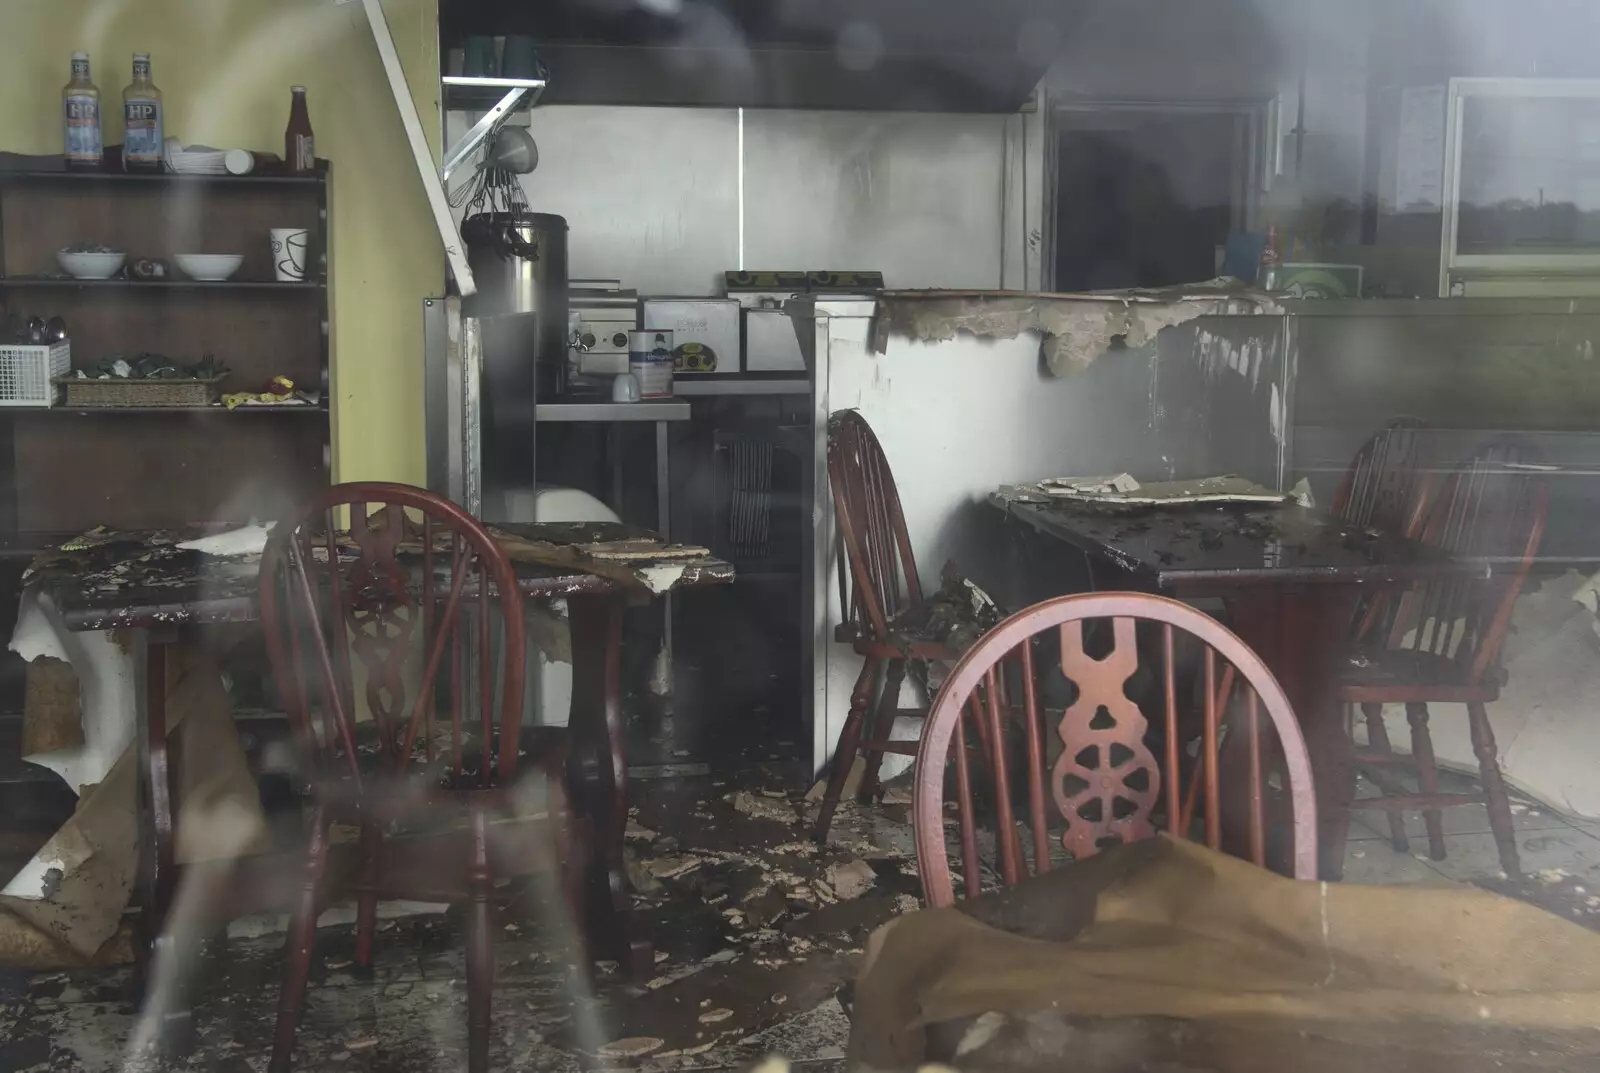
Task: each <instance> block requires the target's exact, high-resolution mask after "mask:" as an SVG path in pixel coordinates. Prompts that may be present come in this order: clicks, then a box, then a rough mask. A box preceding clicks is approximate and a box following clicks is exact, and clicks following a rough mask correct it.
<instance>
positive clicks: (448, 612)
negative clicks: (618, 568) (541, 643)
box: [260, 484, 581, 1073]
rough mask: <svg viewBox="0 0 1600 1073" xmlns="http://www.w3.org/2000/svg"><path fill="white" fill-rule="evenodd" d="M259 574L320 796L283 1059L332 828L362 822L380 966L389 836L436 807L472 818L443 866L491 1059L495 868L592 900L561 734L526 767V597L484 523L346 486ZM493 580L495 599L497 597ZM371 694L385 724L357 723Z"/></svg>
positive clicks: (362, 883)
mask: <svg viewBox="0 0 1600 1073" xmlns="http://www.w3.org/2000/svg"><path fill="white" fill-rule="evenodd" d="M341 516H343V517H346V518H348V528H341V525H340V523H339V518H340V517H341ZM260 586H261V588H260V594H261V618H262V623H263V625H264V627H265V631H266V636H267V645H268V652H269V655H270V657H271V660H272V665H273V670H274V673H275V675H276V677H277V680H278V683H279V687H280V689H281V691H282V693H283V696H284V699H285V703H286V705H287V707H288V709H289V715H290V719H291V723H292V726H293V729H294V733H295V738H296V742H297V745H298V746H299V748H300V751H301V754H302V763H303V765H304V769H305V772H306V774H307V779H308V782H309V784H310V787H311V793H312V799H313V801H314V804H315V808H314V811H313V815H312V819H311V834H310V846H309V849H308V851H307V855H306V861H305V874H304V887H303V892H302V893H301V895H300V899H299V903H298V905H297V906H296V908H295V911H294V913H293V916H292V920H291V922H290V926H289V935H288V940H287V943H286V946H285V952H284V975H283V990H282V993H281V995H280V998H279V1003H278V1020H277V1031H276V1035H275V1037H274V1042H273V1049H272V1060H271V1064H270V1066H269V1068H270V1069H271V1070H273V1071H274V1073H284V1071H286V1070H287V1069H288V1068H289V1064H290V1057H291V1054H292V1051H293V1048H294V1037H295V1030H296V1024H297V1021H298V1019H299V1015H300V1010H301V1006H302V1004H303V1001H304V998H305V990H306V980H307V976H308V974H309V971H310V967H311V956H312V946H313V943H314V941H315V938H316V922H317V914H318V910H319V907H320V903H321V902H322V901H323V900H324V899H325V898H326V896H327V890H326V887H327V885H328V884H327V882H326V878H327V877H326V874H325V873H326V863H327V857H328V843H329V835H328V827H329V824H330V823H332V822H334V821H341V822H346V823H351V824H353V825H356V826H359V828H360V831H361V854H360V857H361V864H360V868H361V876H360V879H359V881H358V883H357V884H356V888H357V890H358V891H359V902H358V909H357V920H356V933H357V939H356V961H357V963H358V964H359V965H362V966H370V965H371V962H372V947H373V933H374V930H375V923H376V909H377V901H378V895H379V893H380V887H381V886H383V877H381V875H380V866H381V862H382V848H383V842H384V838H385V835H386V833H387V832H390V831H391V830H392V829H393V828H394V827H395V826H397V825H400V824H405V823H408V822H415V821H419V820H425V821H427V823H428V825H429V826H430V827H438V826H441V825H443V826H451V825H452V824H454V825H455V826H464V827H465V829H466V830H465V841H466V846H465V851H464V852H461V853H459V854H443V855H442V860H441V862H440V865H439V868H440V869H441V870H443V871H449V869H450V868H451V867H452V866H454V867H457V868H460V869H461V870H462V871H463V872H464V875H463V876H460V877H459V878H461V879H464V880H465V883H464V888H465V894H466V900H467V911H466V929H467V958H466V961H467V1037H468V1049H467V1055H468V1058H467V1067H468V1069H470V1070H472V1071H473V1073H481V1071H483V1070H487V1069H488V1048H489V1003H490V993H491V988H492V983H493V975H494V956H493V948H492V942H493V935H494V929H493V926H492V925H491V922H490V913H491V909H490V898H491V895H492V892H493V885H494V880H495V875H496V872H497V871H499V872H500V874H502V875H509V874H519V875H520V874H526V873H527V872H529V871H531V870H534V869H536V868H544V869H554V870H555V871H557V872H558V873H560V874H562V875H563V876H564V877H567V880H566V883H565V885H564V893H565V895H566V901H567V903H568V906H569V911H570V912H571V913H573V914H574V915H575V916H576V915H577V914H579V913H580V909H579V908H578V907H579V905H580V904H581V903H580V900H579V899H578V897H577V891H576V889H575V886H574V880H573V879H572V878H571V877H575V876H577V875H578V874H579V869H578V867H577V858H578V857H580V856H581V841H580V840H578V839H577V838H576V837H575V835H574V833H573V832H571V831H570V830H569V829H568V828H569V824H568V822H567V815H566V814H567V810H566V807H565V790H564V779H563V773H562V763H563V759H564V758H563V749H562V747H561V743H560V742H559V741H558V742H556V743H555V747H554V748H551V749H549V750H547V751H546V755H543V756H540V757H537V758H530V759H533V762H534V763H535V764H536V765H537V766H538V768H539V769H540V770H539V771H538V772H537V773H526V774H522V775H521V777H520V778H519V769H520V768H521V766H522V764H523V763H524V760H523V753H524V751H525V750H527V751H529V752H532V753H538V752H540V750H539V749H538V748H537V747H531V748H530V744H529V742H528V741H527V740H525V738H524V735H523V734H522V732H521V721H522V700H523V690H522V679H523V616H522V598H521V595H520V594H519V592H518V590H517V585H516V578H515V575H514V574H513V572H512V567H511V564H510V562H509V561H508V560H507V558H506V556H505V554H504V552H502V551H501V550H500V548H499V547H498V546H497V545H496V544H495V542H494V540H493V538H491V537H490V536H489V534H488V533H487V532H486V531H485V530H484V528H483V527H482V526H481V525H480V524H479V523H478V522H477V521H476V520H475V519H473V518H472V517H471V516H470V515H468V514H467V513H466V512H465V511H463V510H461V509H460V508H459V507H457V506H456V505H454V504H453V503H450V502H447V501H446V500H443V499H441V498H439V497H438V496H435V495H434V494H432V493H431V492H427V491H424V490H422V489H420V488H412V487H409V486H405V485H396V484H348V485H340V486H336V487H334V488H330V489H328V490H327V491H325V492H323V493H322V494H321V495H319V496H318V497H317V498H316V500H315V501H314V502H313V503H312V504H311V506H310V508H309V509H308V510H307V511H306V513H305V514H304V515H302V516H301V517H298V518H291V519H289V520H287V521H286V522H284V523H283V524H280V525H279V526H278V527H277V528H276V529H275V530H274V531H273V533H272V537H271V539H270V540H269V542H268V545H267V549H266V552H265V554H264V556H263V558H262V562H261V581H260ZM491 591H492V592H493V593H495V596H494V598H493V599H488V598H485V594H486V593H488V592H491ZM493 647H498V664H499V666H498V670H497V668H496V666H495V662H496V657H495V654H494V653H492V651H491V649H492V648H493ZM474 648H476V650H477V651H476V655H475V656H474V654H473V651H472V650H473V649H474ZM358 683H359V685H360V688H361V694H360V695H361V698H362V701H363V702H364V704H361V703H358V701H357V686H358ZM497 687H498V688H497ZM363 706H364V707H365V708H366V709H367V710H368V711H369V712H370V714H371V721H370V722H361V723H359V724H358V722H357V719H356V713H357V711H358V708H359V707H363ZM530 813H531V815H530ZM504 816H514V817H517V818H519V819H524V820H526V821H527V822H526V825H525V827H524V826H518V827H517V831H518V834H517V835H516V836H512V835H509V834H507V835H504V836H503V835H502V832H503V831H507V830H508V826H501V825H497V828H496V840H495V841H496V843H497V845H498V846H499V847H500V848H499V849H498V850H497V849H496V847H492V846H491V844H490V837H489V823H490V820H491V818H498V817H504ZM524 831H529V832H532V835H531V836H528V835H525V834H523V832H524ZM513 837H514V838H518V839H520V840H521V844H519V845H517V846H516V847H515V851H510V850H509V849H507V847H505V846H504V845H502V842H503V839H504V838H513ZM456 845H457V846H459V845H460V843H459V842H457V843H456ZM504 857H510V858H512V859H510V860H500V859H499V858H504ZM456 878H457V877H455V876H438V877H433V878H432V879H430V882H429V887H430V893H429V894H428V895H424V896H434V897H437V892H439V891H440V890H443V889H454V888H455V887H456V884H455V883H454V882H453V880H455V879H456ZM384 892H385V893H387V894H390V895H391V896H392V895H397V894H400V893H402V892H401V891H395V890H388V889H386V890H385V891H384ZM405 893H411V892H410V891H406V892H405ZM414 896H415V895H414ZM577 930H578V929H577V928H574V929H573V931H574V932H576V931H577Z"/></svg>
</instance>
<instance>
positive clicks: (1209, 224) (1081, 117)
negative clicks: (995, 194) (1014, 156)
mask: <svg viewBox="0 0 1600 1073" xmlns="http://www.w3.org/2000/svg"><path fill="white" fill-rule="evenodd" d="M1266 114H1267V107H1266V106H1265V105H1229V106H1207V107H1193V106H1190V107H1179V106H1174V105H1157V104H1151V105H1097V106H1092V107H1088V106H1086V107H1083V108H1064V109H1058V110H1057V111H1056V112H1055V114H1054V116H1053V119H1054V126H1055V139H1054V145H1055V160H1054V164H1055V169H1056V183H1055V204H1054V210H1055V236H1054V237H1055V257H1054V269H1055V287H1054V289H1055V290H1057V291H1061V292H1073V291H1087V290H1106V289H1112V288H1123V287H1165V286H1171V285H1174V284H1181V283H1194V282H1199V281H1201V280H1208V279H1211V278H1212V277H1214V276H1215V275H1217V254H1216V251H1217V249H1218V247H1223V246H1226V244H1227V241H1228V236H1229V235H1230V234H1231V233H1232V232H1234V231H1238V230H1243V229H1246V228H1247V227H1248V226H1249V223H1250V220H1251V218H1252V215H1253V213H1254V209H1255V206H1256V203H1257V201H1258V199H1259V195H1260V190H1261V186H1262V181H1261V177H1262V176H1264V175H1265V174H1266V169H1265V167H1264V166H1263V162H1262V146H1264V145H1266V144H1268V142H1267V139H1266V137H1265V135H1266Z"/></svg>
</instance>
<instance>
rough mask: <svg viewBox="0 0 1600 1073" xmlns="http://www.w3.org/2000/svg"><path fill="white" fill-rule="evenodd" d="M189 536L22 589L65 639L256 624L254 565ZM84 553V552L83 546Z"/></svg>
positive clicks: (50, 564) (717, 574)
mask: <svg viewBox="0 0 1600 1073" xmlns="http://www.w3.org/2000/svg"><path fill="white" fill-rule="evenodd" d="M508 528H514V531H515V535H516V536H517V537H519V538H522V539H523V540H538V539H540V538H542V537H546V536H548V537H551V538H553V539H551V540H550V541H549V542H550V543H554V544H567V543H570V542H571V541H572V540H573V539H574V536H575V534H574V533H573V532H572V531H571V527H561V526H557V527H552V529H551V530H550V532H549V533H545V532H544V531H543V527H541V526H536V525H528V526H516V527H508ZM194 535H196V534H193V533H184V532H177V531H170V530H147V531H138V532H131V531H130V532H116V533H97V534H93V535H92V537H91V538H89V539H87V540H80V541H76V542H72V543H69V544H68V545H65V546H64V547H63V549H61V550H55V551H49V552H45V553H44V554H42V555H40V556H39V557H38V558H36V559H35V560H34V562H33V565H32V566H30V567H29V572H28V580H29V582H30V583H32V584H37V585H38V586H39V588H40V590H41V591H42V592H43V593H44V594H45V595H47V596H49V597H50V599H51V600H52V601H53V602H54V604H55V606H56V609H57V610H58V611H60V613H61V616H62V618H63V620H64V621H65V623H66V626H67V628H68V629H71V630H107V629H123V628H130V627H150V626H181V625H189V624H199V623H228V622H253V621H255V620H256V618H257V617H258V608H257V603H256V584H257V575H258V573H259V571H260V569H261V559H260V556H259V555H241V556H214V555H205V554H202V553H200V552H197V551H192V550H187V549H184V548H180V547H178V546H177V545H178V544H179V543H181V542H183V541H185V540H188V539H189V538H190V537H191V536H194ZM85 543H87V544H88V545H89V546H81V545H82V544H85ZM420 558H421V557H420V555H419V556H418V559H419V565H420ZM513 567H514V568H515V570H516V573H517V580H518V583H519V587H520V588H521V590H522V592H523V594H524V595H526V596H531V597H539V598H559V597H565V596H580V595H588V594H604V593H612V592H617V593H623V592H631V591H637V592H639V593H641V594H644V595H660V594H662V593H664V592H667V591H672V590H676V589H680V588H687V587H692V586H697V585H714V584H725V583H727V582H730V581H732V580H733V575H734V570H733V567H732V566H731V565H730V564H728V563H725V562H723V561H721V560H719V559H715V558H712V557H710V556H709V555H697V556H690V557H682V556H677V557H668V558H663V559H660V560H648V559H639V560H633V561H630V562H629V563H628V567H629V570H630V571H631V572H632V574H633V575H635V577H636V579H637V580H634V581H629V580H625V579H621V578H618V577H615V576H611V577H607V576H600V575H598V574H595V573H590V572H588V571H585V570H583V569H581V568H580V567H577V566H570V567H569V566H551V565H543V564H539V563H531V562H524V561H514V562H513ZM613 573H615V571H614V570H613Z"/></svg>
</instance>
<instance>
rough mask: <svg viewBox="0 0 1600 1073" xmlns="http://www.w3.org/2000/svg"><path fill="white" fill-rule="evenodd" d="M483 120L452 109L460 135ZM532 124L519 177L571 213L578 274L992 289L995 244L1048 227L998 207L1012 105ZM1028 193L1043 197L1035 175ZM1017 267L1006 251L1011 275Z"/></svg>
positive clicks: (599, 110)
mask: <svg viewBox="0 0 1600 1073" xmlns="http://www.w3.org/2000/svg"><path fill="white" fill-rule="evenodd" d="M473 118H475V117H472V116H468V115H466V114H464V113H452V114H451V115H450V116H449V117H448V119H449V121H448V129H449V137H450V140H452V141H453V140H454V139H455V138H456V137H458V136H459V135H460V133H461V132H462V131H463V130H465V128H466V126H467V125H468V123H469V121H470V120H471V119H473ZM527 122H528V130H529V133H530V134H532V135H533V138H534V140H535V142H536V143H537V144H538V147H539V168H538V170H537V171H535V172H534V173H533V174H532V175H530V176H527V177H526V178H525V179H524V180H523V188H524V190H525V191H526V194H527V198H528V202H529V205H530V206H531V207H532V208H533V209H534V210H535V211H537V212H551V213H556V214H558V215H561V216H564V217H566V219H567V223H568V226H569V228H570V233H569V235H568V242H567V248H568V260H569V265H570V273H571V275H572V276H574V277H607V278H620V279H621V280H622V282H623V285H624V286H627V287H637V288H638V289H639V290H640V291H641V292H644V293H654V294H674V293H676V294H713V293H719V292H720V289H721V283H722V278H721V273H722V272H723V271H725V270H727V269H734V268H739V267H746V268H752V269H798V270H806V269H820V268H835V269H877V270H880V271H882V272H883V273H884V276H885V279H886V280H887V282H888V283H889V285H890V286H891V287H900V288H914V287H947V288H994V287H999V286H1001V284H1002V270H1001V260H1002V246H1003V245H1005V246H1006V247H1007V248H1008V249H1010V250H1020V249H1022V248H1023V247H1024V246H1025V244H1026V233H1027V229H1028V227H1029V226H1030V225H1029V221H1030V220H1031V221H1032V227H1033V228H1034V229H1037V227H1038V223H1037V220H1038V216H1039V211H1040V210H1039V208H1038V207H1037V205H1035V207H1034V208H1033V209H1032V210H1030V211H1028V212H1024V211H1023V210H1022V209H1021V208H1020V207H1015V208H1013V209H1012V210H1011V212H1010V215H1009V216H1008V215H1007V210H1006V206H1005V204H1004V201H1005V197H1006V193H1007V190H1008V189H1010V190H1012V191H1013V196H1015V197H1021V196H1022V194H1023V190H1024V187H1025V184H1024V182H1023V181H1022V180H1021V176H1020V174H1019V172H1018V168H1019V167H1020V166H1021V161H1022V160H1023V159H1025V149H1024V143H1025V139H1024V134H1023V131H1024V126H1025V125H1024V122H1023V120H1022V119H1021V118H1020V117H1014V116H1001V115H947V114H933V113H909V112H801V111H772V110H755V109H746V110H745V111H744V113H743V116H742V119H741V116H740V113H739V112H738V111H737V110H735V109H707V108H622V107H598V106H586V105H558V106H550V107H543V108H536V109H534V110H533V112H532V113H531V114H530V116H529V117H528V120H527ZM1008 124H1009V128H1010V129H1009V130H1008ZM741 126H742V132H741ZM741 135H742V136H741ZM1038 141H1039V139H1038V138H1037V137H1036V138H1035V151H1034V154H1033V156H1034V160H1033V164H1034V166H1038V154H1037V144H1038ZM1008 152H1009V153H1010V154H1011V156H1012V157H1013V158H1014V159H1013V162H1012V165H1011V170H1010V172H1009V173H1008V171H1007V168H1008V164H1007V159H1008V158H1007V154H1008ZM460 174H461V175H462V177H465V176H466V175H467V174H469V172H467V171H463V172H462V173H460ZM1008 174H1009V176H1010V179H1011V181H1010V182H1008ZM457 185H459V180H456V181H454V182H453V183H452V187H455V186H457ZM1026 189H1027V191H1028V193H1029V194H1030V196H1032V197H1033V198H1034V199H1035V200H1036V201H1037V198H1038V196H1039V189H1040V184H1039V183H1038V182H1037V181H1034V182H1033V183H1032V184H1031V186H1027V187H1026ZM1004 219H1009V220H1010V230H1011V234H1010V235H1009V236H1007V237H1006V238H1005V239H1003V238H1002V220H1004ZM1025 273H1026V269H1025V268H1023V267H1021V266H1020V264H1017V263H1014V264H1013V267H1012V269H1011V279H1012V281H1013V285H1015V286H1022V285H1024V277H1025ZM1033 279H1034V281H1035V285H1036V284H1037V270H1036V269H1035V271H1034V276H1033Z"/></svg>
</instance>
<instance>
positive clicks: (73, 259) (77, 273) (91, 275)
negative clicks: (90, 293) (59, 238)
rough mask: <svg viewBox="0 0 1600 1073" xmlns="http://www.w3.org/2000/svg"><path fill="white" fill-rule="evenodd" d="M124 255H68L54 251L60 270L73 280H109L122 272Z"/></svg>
mask: <svg viewBox="0 0 1600 1073" xmlns="http://www.w3.org/2000/svg"><path fill="white" fill-rule="evenodd" d="M127 259H128V255H127V254H125V253H69V252H67V251H66V250H57V251H56V260H57V261H59V262H60V263H61V270H62V271H63V272H65V273H66V274H67V275H69V276H71V277H72V278H74V279H110V278H111V277H112V276H114V275H116V274H117V273H118V272H121V271H122V264H123V262H124V261H126V260H127Z"/></svg>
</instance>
